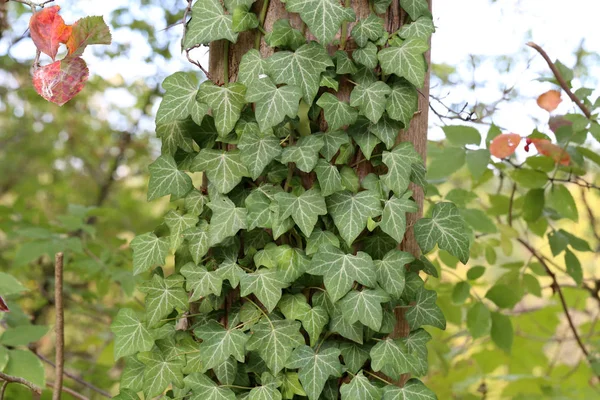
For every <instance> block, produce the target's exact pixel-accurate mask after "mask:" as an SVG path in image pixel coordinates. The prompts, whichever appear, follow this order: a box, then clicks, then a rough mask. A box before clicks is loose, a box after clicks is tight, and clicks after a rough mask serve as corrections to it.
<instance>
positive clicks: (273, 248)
mask: <svg viewBox="0 0 600 400" xmlns="http://www.w3.org/2000/svg"><path fill="white" fill-rule="evenodd" d="M292 224H293V221H292ZM309 263H310V258H308V257H307V256H306V254H304V252H303V251H302V250H300V249H298V248H292V247H290V246H288V245H281V246H277V245H275V244H274V243H269V244H267V245H266V246H265V248H264V249H263V250H261V251H259V252H258V253H256V254H255V255H254V264H256V265H257V266H265V267H267V268H277V269H278V270H279V271H281V272H282V274H283V275H282V279H283V280H284V281H285V282H293V281H295V280H296V279H298V278H299V277H300V276H302V274H304V273H305V272H306V268H307V267H308V264H309Z"/></svg>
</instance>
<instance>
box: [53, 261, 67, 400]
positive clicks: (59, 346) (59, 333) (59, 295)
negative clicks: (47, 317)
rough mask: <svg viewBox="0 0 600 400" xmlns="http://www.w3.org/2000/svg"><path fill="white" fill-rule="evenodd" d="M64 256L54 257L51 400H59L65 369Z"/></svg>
mask: <svg viewBox="0 0 600 400" xmlns="http://www.w3.org/2000/svg"><path fill="white" fill-rule="evenodd" d="M63 266H64V254H63V253H56V255H55V256H54V306H55V307H56V327H55V329H56V370H55V379H56V382H55V384H54V393H52V400H60V395H61V390H62V385H63V372H64V368H65V308H64V306H63Z"/></svg>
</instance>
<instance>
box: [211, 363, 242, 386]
mask: <svg viewBox="0 0 600 400" xmlns="http://www.w3.org/2000/svg"><path fill="white" fill-rule="evenodd" d="M213 372H214V373H215V375H216V377H217V379H218V380H219V382H221V383H222V384H223V385H233V383H234V382H235V379H236V377H237V374H238V362H237V361H236V360H235V358H233V357H229V358H227V360H225V361H223V362H222V363H221V364H219V365H217V366H216V367H214V368H213Z"/></svg>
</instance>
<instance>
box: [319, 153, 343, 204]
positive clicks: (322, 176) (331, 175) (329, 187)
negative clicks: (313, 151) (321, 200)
mask: <svg viewBox="0 0 600 400" xmlns="http://www.w3.org/2000/svg"><path fill="white" fill-rule="evenodd" d="M315 172H316V173H317V179H318V180H319V186H320V187H321V193H322V194H323V196H329V195H331V194H333V193H335V192H340V191H342V190H344V186H342V177H341V176H340V172H339V171H338V169H337V167H336V166H335V165H331V164H329V163H328V162H327V161H325V160H323V159H322V158H320V159H319V160H318V161H317V166H316V167H315Z"/></svg>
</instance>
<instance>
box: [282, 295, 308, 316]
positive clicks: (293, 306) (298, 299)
mask: <svg viewBox="0 0 600 400" xmlns="http://www.w3.org/2000/svg"><path fill="white" fill-rule="evenodd" d="M277 306H278V307H279V309H280V310H281V313H282V314H283V315H284V317H285V318H286V319H297V320H299V321H301V320H302V318H303V317H304V316H305V315H306V313H307V312H308V311H310V305H308V302H307V301H306V297H304V295H303V294H302V293H297V294H284V295H283V297H281V300H279V304H277Z"/></svg>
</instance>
